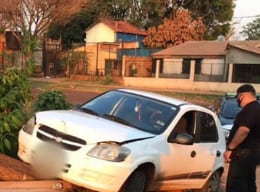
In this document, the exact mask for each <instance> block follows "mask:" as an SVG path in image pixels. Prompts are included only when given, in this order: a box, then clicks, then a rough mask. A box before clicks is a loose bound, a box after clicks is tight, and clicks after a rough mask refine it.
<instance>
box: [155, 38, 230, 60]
mask: <svg viewBox="0 0 260 192" xmlns="http://www.w3.org/2000/svg"><path fill="white" fill-rule="evenodd" d="M227 44H228V43H227V41H187V42H185V43H183V44H180V45H177V46H174V47H169V48H166V49H164V50H161V51H158V52H156V53H154V54H152V56H155V57H157V56H212V55H214V56H222V55H225V54H226V47H227Z"/></svg>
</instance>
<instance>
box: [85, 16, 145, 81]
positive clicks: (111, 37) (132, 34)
mask: <svg viewBox="0 0 260 192" xmlns="http://www.w3.org/2000/svg"><path fill="white" fill-rule="evenodd" d="M146 35H147V33H146V32H145V31H143V30H141V29H139V28H137V27H135V26H133V25H131V24H130V23H128V22H126V21H122V20H108V19H101V20H100V22H98V23H96V24H94V25H92V26H90V27H89V28H87V29H86V38H85V42H86V51H87V55H88V73H89V74H93V75H107V74H112V75H113V76H121V75H122V74H121V71H122V60H123V55H125V52H127V51H129V50H135V49H138V48H141V47H143V43H142V41H143V38H144V37H145V36H146Z"/></svg>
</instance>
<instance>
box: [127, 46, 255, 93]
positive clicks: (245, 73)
mask: <svg viewBox="0 0 260 192" xmlns="http://www.w3.org/2000/svg"><path fill="white" fill-rule="evenodd" d="M152 58H153V61H154V62H153V64H152V67H151V68H152V76H151V77H150V78H146V77H139V78H130V77H124V83H125V85H128V86H135V87H136V86H137V87H153V88H168V89H173V90H175V89H177V90H188V91H191V90H197V91H198V90H199V91H219V92H230V91H235V90H236V88H237V86H239V85H240V84H241V83H252V84H254V85H255V86H256V88H257V89H258V92H260V41H188V42H185V43H183V44H181V45H177V46H174V47H169V48H166V49H164V50H161V51H158V52H155V53H154V54H152Z"/></svg>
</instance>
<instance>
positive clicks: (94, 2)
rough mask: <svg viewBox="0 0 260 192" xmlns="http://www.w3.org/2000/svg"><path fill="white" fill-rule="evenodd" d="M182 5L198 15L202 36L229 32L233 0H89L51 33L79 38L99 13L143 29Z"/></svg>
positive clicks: (161, 19) (161, 21) (193, 14)
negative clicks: (204, 31)
mask: <svg viewBox="0 0 260 192" xmlns="http://www.w3.org/2000/svg"><path fill="white" fill-rule="evenodd" d="M183 8H184V9H188V10H189V11H191V13H192V18H193V19H196V18H201V19H202V21H203V23H204V24H205V25H206V28H207V33H205V36H204V39H216V38H217V37H218V36H219V35H223V36H226V34H228V33H229V30H230V21H231V19H232V16H233V9H234V4H233V0H214V1H212V0H106V1H104V0H89V5H88V7H87V9H85V10H83V11H82V12H80V13H79V14H78V15H77V16H76V17H74V18H73V19H72V20H71V22H69V23H67V24H66V26H58V27H57V26H56V27H55V25H54V28H52V30H51V31H52V32H51V35H53V36H56V37H57V36H58V35H59V34H62V39H63V42H71V41H73V42H82V41H83V39H84V34H85V33H84V32H85V29H86V28H87V27H88V26H90V25H91V24H93V23H94V22H96V21H97V19H98V18H100V17H105V18H111V19H120V20H125V21H128V22H130V23H131V24H133V25H135V26H137V27H139V28H141V29H145V30H147V29H148V28H150V27H153V26H158V25H160V24H162V23H163V21H164V19H167V18H168V19H172V18H174V17H175V15H176V11H177V9H183ZM78 21H80V22H78ZM79 34H80V35H79Z"/></svg>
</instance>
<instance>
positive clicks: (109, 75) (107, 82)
mask: <svg viewBox="0 0 260 192" xmlns="http://www.w3.org/2000/svg"><path fill="white" fill-rule="evenodd" d="M111 83H113V78H112V76H111V74H107V75H106V76H105V79H104V81H103V84H104V85H109V84H111Z"/></svg>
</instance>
